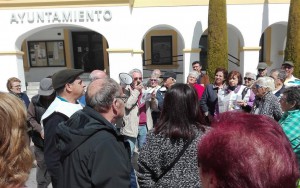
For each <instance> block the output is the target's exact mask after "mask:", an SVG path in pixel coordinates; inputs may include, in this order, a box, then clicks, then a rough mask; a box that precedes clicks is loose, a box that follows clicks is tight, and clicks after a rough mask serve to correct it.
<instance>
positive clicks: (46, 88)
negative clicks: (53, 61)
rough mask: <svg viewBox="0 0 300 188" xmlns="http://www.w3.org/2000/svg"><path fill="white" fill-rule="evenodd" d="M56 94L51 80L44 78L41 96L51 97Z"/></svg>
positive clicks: (40, 91) (41, 85)
mask: <svg viewBox="0 0 300 188" xmlns="http://www.w3.org/2000/svg"><path fill="white" fill-rule="evenodd" d="M53 92H54V89H53V86H52V79H51V78H43V79H42V80H41V82H40V88H39V91H38V94H39V95H42V96H49V95H51V94H52V93H53Z"/></svg>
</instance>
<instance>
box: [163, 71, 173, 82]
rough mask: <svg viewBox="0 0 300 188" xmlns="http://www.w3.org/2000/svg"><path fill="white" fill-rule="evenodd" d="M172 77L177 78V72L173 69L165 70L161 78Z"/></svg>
mask: <svg viewBox="0 0 300 188" xmlns="http://www.w3.org/2000/svg"><path fill="white" fill-rule="evenodd" d="M170 77H172V78H174V79H175V80H176V73H175V72H172V71H168V72H165V74H164V75H162V76H161V78H170Z"/></svg>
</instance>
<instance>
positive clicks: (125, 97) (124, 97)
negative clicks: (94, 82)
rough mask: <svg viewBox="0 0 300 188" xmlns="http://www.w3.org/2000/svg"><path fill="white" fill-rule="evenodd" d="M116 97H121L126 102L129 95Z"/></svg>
mask: <svg viewBox="0 0 300 188" xmlns="http://www.w3.org/2000/svg"><path fill="white" fill-rule="evenodd" d="M115 98H117V99H121V100H122V101H123V102H124V103H126V102H127V100H128V97H127V96H117V97H115Z"/></svg>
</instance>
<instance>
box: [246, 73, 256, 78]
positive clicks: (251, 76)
mask: <svg viewBox="0 0 300 188" xmlns="http://www.w3.org/2000/svg"><path fill="white" fill-rule="evenodd" d="M245 77H248V78H251V79H253V80H256V74H254V73H252V72H246V73H245Z"/></svg>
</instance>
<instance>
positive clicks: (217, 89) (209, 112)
mask: <svg viewBox="0 0 300 188" xmlns="http://www.w3.org/2000/svg"><path fill="white" fill-rule="evenodd" d="M227 75H228V72H227V70H226V69H224V68H217V69H216V70H215V81H214V83H213V84H208V85H207V86H206V87H205V90H204V93H203V95H202V98H201V100H200V106H201V109H202V111H203V113H204V115H205V116H206V117H208V119H209V120H210V119H211V118H212V117H213V116H214V115H215V114H218V113H219V106H218V97H219V96H222V95H224V91H225V88H226V84H225V80H226V78H227Z"/></svg>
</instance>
